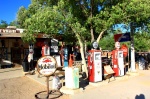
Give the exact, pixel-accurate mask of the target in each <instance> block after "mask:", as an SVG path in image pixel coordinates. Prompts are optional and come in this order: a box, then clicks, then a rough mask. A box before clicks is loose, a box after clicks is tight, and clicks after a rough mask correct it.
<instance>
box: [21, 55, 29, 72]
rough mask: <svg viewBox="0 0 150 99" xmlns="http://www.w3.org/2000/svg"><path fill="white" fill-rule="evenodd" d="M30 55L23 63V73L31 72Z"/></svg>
mask: <svg viewBox="0 0 150 99" xmlns="http://www.w3.org/2000/svg"><path fill="white" fill-rule="evenodd" d="M27 58H28V55H26V56H25V58H24V59H23V61H22V67H23V71H24V72H28V71H29V63H28V60H27Z"/></svg>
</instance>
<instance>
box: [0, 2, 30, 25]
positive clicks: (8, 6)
mask: <svg viewBox="0 0 150 99" xmlns="http://www.w3.org/2000/svg"><path fill="white" fill-rule="evenodd" d="M30 3H31V2H30V0H1V1H0V21H1V20H4V21H6V22H7V23H10V22H12V21H13V20H15V19H16V15H17V12H18V10H19V8H20V7H21V6H24V7H26V8H27V7H28V5H29V4H30Z"/></svg>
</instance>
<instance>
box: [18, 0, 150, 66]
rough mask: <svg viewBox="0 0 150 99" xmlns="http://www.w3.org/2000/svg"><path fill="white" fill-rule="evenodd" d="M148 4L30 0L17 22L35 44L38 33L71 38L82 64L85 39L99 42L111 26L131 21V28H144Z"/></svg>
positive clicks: (107, 0) (141, 0)
mask: <svg viewBox="0 0 150 99" xmlns="http://www.w3.org/2000/svg"><path fill="white" fill-rule="evenodd" d="M149 4H150V1H149V0H130V1H129V0H32V3H31V5H29V7H28V9H25V8H24V7H22V8H20V10H19V11H18V23H19V25H20V26H21V27H23V28H26V32H25V33H24V36H23V38H24V40H26V41H30V40H32V41H35V37H36V35H37V34H38V33H39V32H42V33H46V34H47V35H48V36H49V37H51V36H52V35H53V34H56V33H63V34H64V36H65V37H66V38H69V35H73V36H74V37H75V38H76V39H77V41H78V42H79V44H80V47H81V49H80V50H81V56H82V59H83V64H84V65H85V60H84V54H83V51H84V50H83V46H84V42H85V40H88V41H93V40H95V38H97V41H98V42H99V40H100V39H101V38H102V37H104V36H103V35H104V34H106V33H109V32H108V30H112V29H113V27H114V25H115V24H121V23H123V24H127V25H129V24H130V23H131V22H133V23H134V25H135V27H141V28H142V27H145V26H147V23H148V20H149V16H150V15H149V14H150V10H149V7H150V6H149ZM108 40H110V39H108ZM84 67H85V66H84ZM85 68H86V67H85Z"/></svg>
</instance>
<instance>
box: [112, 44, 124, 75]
mask: <svg viewBox="0 0 150 99" xmlns="http://www.w3.org/2000/svg"><path fill="white" fill-rule="evenodd" d="M115 48H116V49H115V50H113V51H112V68H113V70H114V72H115V75H114V76H123V75H124V59H123V50H121V49H120V43H119V42H116V43H115Z"/></svg>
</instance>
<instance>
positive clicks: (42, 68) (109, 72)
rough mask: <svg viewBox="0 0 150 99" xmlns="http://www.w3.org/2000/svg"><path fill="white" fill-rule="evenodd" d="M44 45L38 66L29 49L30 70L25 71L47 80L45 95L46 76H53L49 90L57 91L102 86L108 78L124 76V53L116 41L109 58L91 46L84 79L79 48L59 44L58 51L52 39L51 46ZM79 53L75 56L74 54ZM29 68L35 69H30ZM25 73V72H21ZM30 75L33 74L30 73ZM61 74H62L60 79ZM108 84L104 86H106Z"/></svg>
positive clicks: (93, 45)
mask: <svg viewBox="0 0 150 99" xmlns="http://www.w3.org/2000/svg"><path fill="white" fill-rule="evenodd" d="M44 44H45V45H43V46H42V49H41V55H42V56H41V58H40V59H38V60H37V64H36V66H35V67H34V66H33V61H34V58H33V54H34V50H33V49H34V46H33V45H32V44H31V45H30V46H29V54H28V57H27V58H28V63H29V69H28V71H24V72H31V71H34V72H35V73H38V76H41V75H43V76H44V77H46V78H47V95H49V94H50V93H49V77H51V76H52V77H53V81H52V83H51V84H52V85H51V87H50V88H51V89H52V90H55V91H56V90H57V91H63V90H69V91H70V90H73V91H76V90H75V89H80V88H83V89H84V87H85V86H87V85H88V84H97V83H102V82H104V81H106V80H107V79H109V81H108V82H110V79H111V78H114V80H116V78H117V77H122V76H124V75H125V74H126V72H127V69H126V66H125V61H124V60H125V58H126V56H127V53H128V52H127V50H125V48H124V49H122V47H121V45H120V43H119V42H116V43H115V49H114V50H113V51H112V52H110V53H111V56H110V58H108V57H106V59H104V58H103V56H102V54H103V51H102V50H99V48H98V47H99V46H98V43H97V42H96V41H95V42H93V43H92V48H91V50H89V51H88V55H87V70H88V77H87V78H85V77H84V76H83V71H82V62H81V61H82V60H81V57H80V56H79V47H77V46H76V47H72V48H69V47H68V46H66V45H65V44H64V43H62V46H61V48H60V49H59V47H58V40H56V39H52V40H51V45H49V44H48V43H47V42H44ZM77 54H78V55H77ZM31 67H34V68H32V69H31ZM24 70H25V69H24ZM29 74H32V73H29ZM60 74H62V75H61V76H60ZM108 82H107V83H108Z"/></svg>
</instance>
